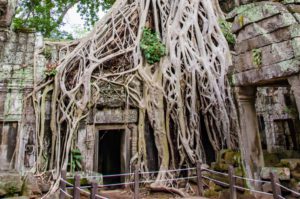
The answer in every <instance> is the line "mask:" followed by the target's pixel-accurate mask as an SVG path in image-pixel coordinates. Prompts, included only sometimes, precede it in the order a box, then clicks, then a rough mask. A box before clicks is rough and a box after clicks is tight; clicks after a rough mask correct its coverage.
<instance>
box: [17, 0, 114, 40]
mask: <svg viewBox="0 0 300 199" xmlns="http://www.w3.org/2000/svg"><path fill="white" fill-rule="evenodd" d="M114 2H115V0H20V1H19V6H18V8H17V16H16V18H15V19H14V22H13V27H14V28H15V29H35V30H36V31H39V32H41V33H42V34H43V36H44V37H49V38H71V37H72V35H70V34H69V33H67V32H64V31H60V30H59V28H60V27H61V26H62V25H63V19H64V17H65V16H66V14H67V12H68V11H69V10H70V9H71V8H72V7H74V6H77V11H78V13H80V15H81V17H82V19H83V20H84V21H85V25H86V26H88V27H90V26H92V25H94V23H95V22H96V21H98V20H99V19H98V16H97V13H98V12H99V10H100V9H102V10H107V9H109V8H110V7H111V6H112V4H113V3H114Z"/></svg>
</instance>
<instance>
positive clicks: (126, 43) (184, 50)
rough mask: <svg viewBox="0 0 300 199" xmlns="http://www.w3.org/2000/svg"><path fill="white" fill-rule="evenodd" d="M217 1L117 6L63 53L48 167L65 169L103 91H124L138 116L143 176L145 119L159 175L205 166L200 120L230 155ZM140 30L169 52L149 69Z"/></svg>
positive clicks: (233, 138) (231, 132)
mask: <svg viewBox="0 0 300 199" xmlns="http://www.w3.org/2000/svg"><path fill="white" fill-rule="evenodd" d="M217 2H218V1H208V0H117V1H116V3H115V4H114V5H113V7H112V9H111V10H110V11H109V13H108V14H107V15H106V16H105V17H104V18H103V19H102V20H101V21H99V22H98V23H97V24H96V26H95V28H94V30H93V31H92V32H91V33H90V34H89V36H88V37H86V38H83V39H82V40H81V41H80V43H79V44H78V46H77V47H76V48H75V49H74V50H70V49H68V47H65V49H62V50H63V51H65V52H69V53H68V54H67V55H66V56H65V57H64V58H63V59H62V60H60V63H59V66H58V68H57V74H56V76H55V79H54V81H53V82H51V81H50V82H51V84H53V90H52V92H51V95H52V105H51V130H52V134H53V135H52V142H51V143H52V144H54V145H53V146H52V150H51V151H52V155H53V154H54V155H53V157H51V165H50V166H51V167H53V168H56V169H57V171H59V170H60V169H61V168H63V169H66V168H67V163H68V159H69V152H70V150H71V148H72V146H73V145H75V143H74V142H75V141H74V140H75V139H74V137H76V136H77V132H78V126H79V123H80V122H81V121H83V120H84V119H86V117H87V116H88V114H89V113H90V110H92V109H93V107H94V106H95V104H96V103H97V102H98V101H99V98H100V96H101V95H100V93H101V85H103V84H109V85H116V86H120V87H123V88H124V89H125V91H126V95H127V99H126V101H127V106H135V107H138V108H139V109H140V119H139V126H138V129H139V131H138V151H137V152H138V155H137V156H135V157H136V161H131V162H134V163H138V164H139V165H141V170H142V171H147V163H146V160H147V153H146V146H145V136H144V122H145V118H149V120H150V124H151V126H152V128H153V130H154V136H155V144H156V147H157V150H158V156H159V162H160V170H161V171H165V170H168V169H172V168H181V167H190V166H193V165H194V164H195V163H196V161H197V160H202V161H203V162H205V159H206V158H205V152H204V151H205V149H204V147H203V143H202V142H201V137H202V136H203V132H204V131H203V130H201V126H200V120H201V119H203V120H204V121H205V125H206V131H207V133H208V137H209V139H210V142H211V144H212V146H213V147H214V150H216V151H218V150H220V149H222V148H236V147H237V143H238V141H237V138H238V136H237V135H238V124H237V118H236V117H237V114H236V110H235V106H234V102H233V97H232V94H231V91H230V86H229V84H228V80H227V78H226V73H227V69H228V66H229V65H230V64H231V58H230V51H229V48H228V45H227V42H226V40H225V38H224V36H223V35H222V33H221V30H220V28H219V26H218V18H219V17H222V13H221V12H220V8H219V5H218V3H217ZM145 27H150V28H152V29H154V30H155V31H156V32H157V33H158V35H159V37H160V38H161V41H162V43H164V44H165V45H166V48H167V55H166V56H165V57H163V58H162V59H161V60H160V62H159V63H155V64H153V65H149V64H148V63H147V62H146V60H144V57H143V55H142V52H141V49H140V41H141V38H142V34H143V30H144V28H145ZM45 81H46V80H45ZM138 82H141V83H138ZM39 88H40V89H43V88H44V87H39ZM46 89H47V88H46ZM48 89H49V87H48ZM140 90H142V91H140ZM35 91H36V93H35V94H36V95H37V94H38V93H39V91H38V90H35ZM47 92H48V91H47ZM42 104H43V103H42ZM43 109H44V108H42V109H39V110H43ZM146 114H147V116H148V117H146ZM42 118H44V116H43V114H42V117H41V119H42ZM171 123H172V126H173V127H172V128H171ZM43 124H44V123H43V122H42V121H40V124H39V125H43ZM37 129H42V130H43V129H44V128H42V127H40V128H37ZM42 133H43V132H42ZM40 142H41V141H40ZM39 154H41V153H39ZM176 154H179V157H178V155H176ZM53 168H50V169H53ZM57 175H59V173H57ZM173 175H176V174H171V173H166V172H160V173H159V174H158V176H157V178H156V182H154V183H153V184H152V185H151V187H152V188H153V189H155V190H170V191H174V190H175V189H176V187H174V186H176V185H174V184H173V182H171V183H168V182H165V181H163V180H165V179H170V178H172V176H173ZM179 192H180V191H179V190H178V193H179ZM181 194H182V195H183V193H181Z"/></svg>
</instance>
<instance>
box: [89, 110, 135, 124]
mask: <svg viewBox="0 0 300 199" xmlns="http://www.w3.org/2000/svg"><path fill="white" fill-rule="evenodd" d="M137 120H138V111H137V110H136V109H129V110H128V111H127V112H126V110H121V109H110V110H103V111H98V112H97V113H96V115H95V121H94V122H95V123H96V124H118V123H135V122H137Z"/></svg>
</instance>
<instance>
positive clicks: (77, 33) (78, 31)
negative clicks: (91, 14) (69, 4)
mask: <svg viewBox="0 0 300 199" xmlns="http://www.w3.org/2000/svg"><path fill="white" fill-rule="evenodd" d="M104 15H105V13H104V12H103V11H102V10H100V11H99V13H98V16H99V18H101V17H103V16H104ZM63 23H64V25H63V26H62V27H61V30H63V31H67V32H69V33H72V34H73V36H74V37H75V38H80V37H83V36H84V35H85V34H87V33H88V31H87V30H86V28H85V26H84V21H83V20H82V19H81V17H80V15H79V14H78V13H77V7H76V6H74V7H73V8H71V9H70V10H69V11H68V13H67V14H66V16H65V18H64V21H63Z"/></svg>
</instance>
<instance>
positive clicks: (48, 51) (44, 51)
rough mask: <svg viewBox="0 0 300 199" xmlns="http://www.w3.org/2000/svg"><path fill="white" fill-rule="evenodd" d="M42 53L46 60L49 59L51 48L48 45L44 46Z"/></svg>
mask: <svg viewBox="0 0 300 199" xmlns="http://www.w3.org/2000/svg"><path fill="white" fill-rule="evenodd" d="M42 54H43V55H44V56H45V58H46V59H47V60H50V59H51V58H52V50H51V48H50V47H48V46H46V47H45V48H44V50H43V53H42Z"/></svg>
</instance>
